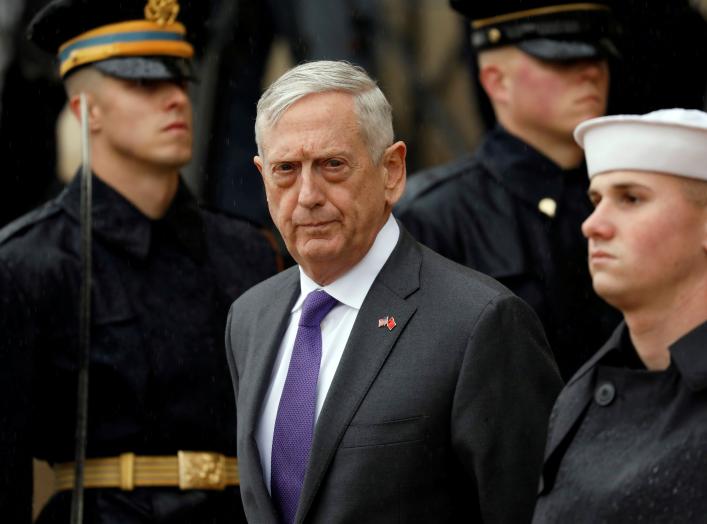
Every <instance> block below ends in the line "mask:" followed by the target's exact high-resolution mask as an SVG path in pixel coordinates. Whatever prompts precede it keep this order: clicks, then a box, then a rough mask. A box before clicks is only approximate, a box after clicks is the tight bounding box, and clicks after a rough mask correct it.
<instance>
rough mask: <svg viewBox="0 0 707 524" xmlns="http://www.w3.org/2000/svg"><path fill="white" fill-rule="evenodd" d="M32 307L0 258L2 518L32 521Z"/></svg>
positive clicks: (0, 468)
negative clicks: (28, 320)
mask: <svg viewBox="0 0 707 524" xmlns="http://www.w3.org/2000/svg"><path fill="white" fill-rule="evenodd" d="M28 312H29V309H28V306H27V305H26V303H25V302H24V301H23V299H22V295H21V291H20V289H19V286H18V284H17V282H16V281H15V280H14V279H13V277H12V275H11V274H10V271H9V269H8V268H7V266H6V265H4V264H3V262H2V261H1V260H0V515H1V516H2V517H1V518H0V520H2V521H3V522H13V523H19V524H21V523H29V522H31V509H32V451H31V447H30V442H31V438H30V432H29V424H30V412H31V381H32V380H31V379H32V353H31V340H30V335H29V333H30V331H29V330H28V329H27V328H28V327H29V326H27V321H26V318H27V314H28Z"/></svg>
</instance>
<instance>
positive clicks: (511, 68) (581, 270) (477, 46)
mask: <svg viewBox="0 0 707 524" xmlns="http://www.w3.org/2000/svg"><path fill="white" fill-rule="evenodd" d="M452 5H453V6H454V7H455V8H456V9H457V10H459V11H460V12H461V13H462V14H464V15H465V16H467V17H468V18H469V20H470V26H471V29H472V30H471V45H472V47H473V48H474V50H475V52H476V53H477V63H478V71H479V73H478V74H479V81H480V84H481V85H482V86H483V89H484V90H485V92H486V94H487V95H488V97H489V100H490V102H491V106H492V108H493V110H494V113H495V117H496V119H497V121H498V123H497V124H496V125H495V127H494V128H493V129H492V130H491V131H490V132H489V133H488V134H487V135H486V137H485V138H484V141H483V142H482V144H481V146H480V147H479V149H478V150H477V151H476V153H475V154H474V155H472V156H464V157H462V158H461V159H459V160H456V161H454V162H452V163H450V164H447V165H444V166H441V167H438V168H435V169H432V170H428V171H425V172H422V173H419V174H417V175H413V176H412V177H411V180H410V183H409V185H408V189H407V192H406V196H405V197H404V198H405V200H404V201H403V202H401V204H400V205H399V208H398V210H397V213H398V216H399V218H400V219H401V220H402V222H403V223H404V224H405V225H406V226H407V227H408V229H409V230H410V232H411V233H412V234H413V235H414V236H415V237H416V238H417V239H418V240H420V241H421V242H423V243H425V244H427V245H428V246H429V247H431V248H432V249H434V250H436V251H437V252H439V253H441V254H442V255H444V256H446V257H448V258H451V259H452V260H455V261H456V262H459V263H462V264H465V265H467V266H469V267H472V268H474V269H477V270H479V271H481V272H483V273H486V274H489V275H491V276H492V277H494V278H496V279H498V280H500V281H501V282H502V283H504V284H505V285H506V286H508V287H509V288H510V289H511V290H512V291H514V292H515V293H516V294H517V295H519V296H520V297H522V298H523V299H524V300H526V301H527V302H528V303H529V304H530V305H531V306H532V307H533V309H534V310H535V312H536V313H537V314H538V316H539V317H540V319H541V321H542V323H543V326H544V328H545V332H546V334H547V337H548V341H549V342H550V347H551V348H552V350H553V352H554V354H555V358H556V360H557V363H558V366H559V368H560V371H561V373H562V375H563V377H564V378H565V379H568V378H569V377H571V376H572V374H573V373H574V372H575V371H576V370H577V368H578V367H579V366H580V365H581V364H582V363H583V362H584V361H585V360H586V359H587V358H588V357H589V356H590V355H591V354H592V353H593V352H594V351H595V350H596V348H597V347H598V345H599V344H600V343H601V341H602V340H604V339H605V338H606V336H608V334H609V333H610V332H611V330H612V329H613V328H614V327H615V325H616V322H618V318H617V316H616V314H615V312H613V311H611V310H610V308H608V307H606V305H605V304H603V303H602V302H601V301H600V300H598V299H597V297H596V295H595V294H594V292H593V291H592V289H591V281H590V279H589V273H588V271H587V262H586V260H587V251H586V243H585V241H584V239H583V238H582V235H581V232H580V225H581V223H582V221H583V220H584V219H585V218H586V217H587V216H588V215H589V212H590V204H589V201H588V200H587V198H586V190H587V185H588V183H587V177H586V170H585V167H584V164H583V154H582V150H581V148H579V146H578V145H577V144H576V143H575V142H574V139H573V138H572V131H573V130H574V128H575V127H576V126H577V124H579V123H580V122H582V121H583V120H586V119H588V118H592V117H596V116H599V115H603V114H604V113H605V111H606V105H607V100H608V91H609V60H610V59H612V60H613V59H615V58H616V57H617V55H618V51H617V49H616V45H615V42H614V41H615V36H616V25H615V21H614V19H613V17H612V15H611V11H610V8H609V6H608V5H607V4H606V3H605V2H598V3H591V4H590V3H583V4H576V3H575V4H567V3H564V2H558V1H552V0H525V1H523V2H518V1H517V0H514V1H496V2H493V3H479V2H474V1H465V0H457V1H455V2H453V3H452Z"/></svg>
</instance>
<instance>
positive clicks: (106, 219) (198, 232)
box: [59, 175, 206, 261]
mask: <svg viewBox="0 0 707 524" xmlns="http://www.w3.org/2000/svg"><path fill="white" fill-rule="evenodd" d="M92 193H93V210H92V218H93V232H94V233H95V234H96V236H98V237H101V238H102V239H104V240H106V241H108V242H110V243H112V244H115V245H117V246H119V247H121V248H122V249H124V250H125V251H127V252H128V253H130V254H131V255H133V256H135V257H138V258H145V257H146V256H147V254H148V253H149V250H150V244H151V241H152V236H153V228H154V227H163V228H164V229H165V230H166V231H168V232H170V233H171V234H173V236H174V238H175V239H176V240H177V242H178V243H179V244H180V245H181V246H182V247H183V248H184V249H185V251H186V252H187V253H188V254H189V255H190V256H192V257H193V258H194V259H195V260H197V261H201V260H203V257H204V255H205V249H206V244H205V241H204V233H203V231H204V227H203V220H202V218H201V215H200V213H199V209H198V204H197V202H196V199H195V198H194V196H193V195H192V194H191V192H190V191H189V189H188V188H187V187H186V185H185V184H184V182H183V181H182V180H181V179H180V181H179V187H178V188H177V193H176V195H175V197H174V199H173V200H172V203H171V204H170V206H169V208H168V210H167V212H166V213H165V215H164V216H163V217H162V218H161V219H159V220H151V219H150V218H148V217H147V216H145V215H144V214H142V212H140V210H138V209H137V208H136V207H135V206H134V205H133V204H132V203H131V202H130V201H129V200H127V199H126V198H125V197H124V196H123V195H121V194H120V193H119V192H118V191H116V190H115V189H113V188H112V187H111V186H109V185H108V184H106V183H105V182H104V181H103V180H101V179H100V178H98V177H97V176H95V175H94V176H93V178H92ZM80 202H81V177H80V176H79V175H77V176H75V177H74V179H73V180H72V181H71V182H70V183H69V185H68V186H67V188H66V189H65V190H64V192H63V193H62V194H61V195H60V196H59V204H60V205H61V206H62V208H63V209H65V210H66V212H67V213H69V215H71V216H72V217H73V218H75V219H76V220H79V219H80Z"/></svg>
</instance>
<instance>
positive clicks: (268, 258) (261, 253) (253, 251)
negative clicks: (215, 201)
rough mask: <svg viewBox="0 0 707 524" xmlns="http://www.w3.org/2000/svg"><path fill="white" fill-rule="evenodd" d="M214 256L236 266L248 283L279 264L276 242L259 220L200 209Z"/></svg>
mask: <svg viewBox="0 0 707 524" xmlns="http://www.w3.org/2000/svg"><path fill="white" fill-rule="evenodd" d="M201 213H202V217H203V219H204V223H205V229H206V240H207V243H208V245H209V252H210V253H211V257H212V259H213V260H214V261H215V262H216V263H217V264H220V265H223V264H224V263H226V264H230V269H228V268H226V270H230V271H233V267H235V266H237V267H238V268H239V269H240V270H241V272H242V275H241V276H243V277H248V278H246V279H245V280H247V281H248V287H250V286H251V285H253V284H255V283H256V282H260V281H261V280H263V279H264V278H267V277H268V276H270V275H272V274H274V273H275V271H276V270H277V268H278V266H280V257H279V253H278V249H277V244H276V242H275V240H274V239H273V238H271V235H270V236H269V232H268V231H267V230H265V229H261V228H258V227H257V225H256V224H254V223H252V222H249V221H247V220H244V219H242V218H238V217H234V216H232V215H227V214H224V213H219V212H217V211H213V210H209V209H201Z"/></svg>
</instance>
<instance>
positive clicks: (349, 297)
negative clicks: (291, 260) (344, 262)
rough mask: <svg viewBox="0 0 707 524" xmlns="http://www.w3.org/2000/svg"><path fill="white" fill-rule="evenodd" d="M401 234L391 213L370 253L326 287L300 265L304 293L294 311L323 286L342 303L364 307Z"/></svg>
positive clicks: (353, 306) (358, 307) (355, 307)
mask: <svg viewBox="0 0 707 524" xmlns="http://www.w3.org/2000/svg"><path fill="white" fill-rule="evenodd" d="M399 237H400V227H399V226H398V223H397V222H396V221H395V219H394V218H393V215H392V214H391V215H389V216H388V220H387V221H386V223H385V224H384V225H383V227H382V228H381V230H380V231H379V232H378V234H377V235H376V239H375V240H374V241H373V245H372V246H371V249H369V250H368V253H366V256H364V257H363V258H362V259H361V261H360V262H359V263H358V264H356V265H355V266H354V267H352V268H351V269H350V270H349V271H347V272H346V273H345V274H344V275H343V276H341V277H339V278H338V279H336V280H335V281H334V282H332V283H331V284H328V285H326V286H324V287H322V286H320V285H319V284H317V283H316V282H315V281H314V280H312V279H311V278H309V277H308V276H307V275H306V274H305V272H304V271H303V270H302V267H301V266H300V268H299V274H300V290H301V293H300V296H299V298H298V299H297V302H295V305H294V307H293V308H292V312H294V311H297V310H298V309H299V308H301V307H302V304H303V302H304V299H305V298H306V296H307V295H309V294H310V293H311V292H312V291H314V290H316V289H323V290H324V291H326V292H327V293H328V294H329V295H330V296H332V297H334V298H335V299H336V300H338V301H339V302H340V303H341V304H345V305H347V306H349V307H351V308H353V309H361V305H362V304H363V300H364V299H365V298H366V295H367V294H368V290H369V289H370V288H371V286H372V285H373V282H374V281H375V279H376V277H377V276H378V273H380V270H381V269H382V268H383V265H385V263H386V261H387V260H388V257H390V254H391V253H392V252H393V249H395V245H396V244H397V243H398V238H399Z"/></svg>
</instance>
